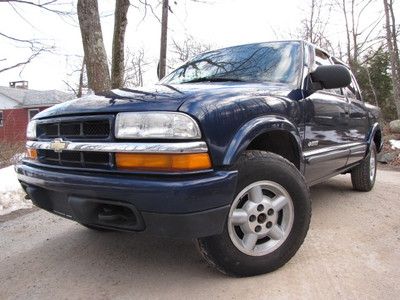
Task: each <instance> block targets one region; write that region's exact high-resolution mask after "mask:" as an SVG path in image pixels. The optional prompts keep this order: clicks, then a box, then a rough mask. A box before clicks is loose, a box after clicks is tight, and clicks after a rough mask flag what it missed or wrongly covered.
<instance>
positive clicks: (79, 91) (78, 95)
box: [76, 57, 85, 98]
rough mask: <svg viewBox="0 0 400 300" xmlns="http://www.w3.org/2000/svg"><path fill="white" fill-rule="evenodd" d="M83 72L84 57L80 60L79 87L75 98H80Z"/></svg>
mask: <svg viewBox="0 0 400 300" xmlns="http://www.w3.org/2000/svg"><path fill="white" fill-rule="evenodd" d="M84 72H85V57H83V60H82V66H81V71H80V73H79V86H78V93H77V94H76V96H77V97H78V98H80V97H82V90H83V73H84Z"/></svg>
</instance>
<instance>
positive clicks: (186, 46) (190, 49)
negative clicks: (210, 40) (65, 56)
mask: <svg viewBox="0 0 400 300" xmlns="http://www.w3.org/2000/svg"><path fill="white" fill-rule="evenodd" d="M210 49H211V45H210V44H205V43H202V42H199V41H197V40H196V39H195V38H194V37H193V36H191V35H186V36H185V39H184V41H183V42H182V43H180V42H178V41H176V40H174V39H173V40H172V50H171V52H172V53H174V54H175V55H176V58H177V60H178V62H180V63H182V62H185V61H187V60H188V59H189V58H192V57H193V56H195V55H197V54H200V53H202V52H206V51H209V50H210Z"/></svg>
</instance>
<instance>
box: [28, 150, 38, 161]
mask: <svg viewBox="0 0 400 300" xmlns="http://www.w3.org/2000/svg"><path fill="white" fill-rule="evenodd" d="M26 157H28V158H29V159H37V150H36V149H32V148H27V149H26Z"/></svg>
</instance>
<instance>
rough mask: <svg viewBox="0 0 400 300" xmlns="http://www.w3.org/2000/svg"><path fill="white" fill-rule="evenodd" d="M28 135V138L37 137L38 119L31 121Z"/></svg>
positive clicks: (27, 129) (27, 131)
mask: <svg viewBox="0 0 400 300" xmlns="http://www.w3.org/2000/svg"><path fill="white" fill-rule="evenodd" d="M26 137H27V138H28V139H36V121H30V122H29V123H28V127H27V128H26Z"/></svg>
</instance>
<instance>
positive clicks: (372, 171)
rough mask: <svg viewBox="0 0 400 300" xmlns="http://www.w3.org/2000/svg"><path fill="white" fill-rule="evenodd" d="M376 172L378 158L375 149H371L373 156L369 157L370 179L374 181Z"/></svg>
mask: <svg viewBox="0 0 400 300" xmlns="http://www.w3.org/2000/svg"><path fill="white" fill-rule="evenodd" d="M375 173H376V158H375V150H373V149H371V156H370V158H369V179H370V180H371V182H372V181H374V179H375Z"/></svg>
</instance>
